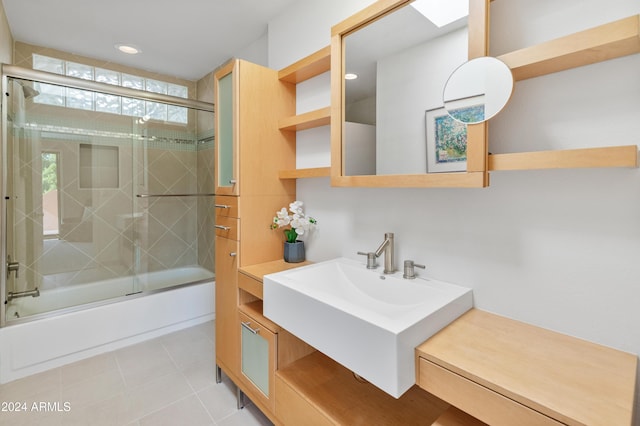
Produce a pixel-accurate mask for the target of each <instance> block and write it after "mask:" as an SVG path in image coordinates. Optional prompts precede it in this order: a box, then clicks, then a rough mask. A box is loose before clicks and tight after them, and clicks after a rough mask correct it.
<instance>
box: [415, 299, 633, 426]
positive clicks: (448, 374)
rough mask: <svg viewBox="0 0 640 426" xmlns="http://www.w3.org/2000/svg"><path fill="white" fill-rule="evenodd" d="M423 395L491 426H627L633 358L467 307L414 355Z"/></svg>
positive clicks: (626, 354)
mask: <svg viewBox="0 0 640 426" xmlns="http://www.w3.org/2000/svg"><path fill="white" fill-rule="evenodd" d="M416 363H417V365H416V367H417V368H416V371H417V373H416V375H417V377H416V379H417V383H418V385H419V386H420V387H421V388H423V389H425V390H426V391H428V392H430V393H432V394H434V395H436V396H438V397H440V398H442V399H443V400H445V401H447V402H448V403H450V404H452V405H454V406H456V407H457V408H459V409H460V410H463V411H465V412H466V413H468V414H470V415H472V416H474V417H475V418H477V419H479V420H482V421H483V422H486V423H488V424H491V425H496V426H501V425H503V426H512V425H514V424H517V425H523V426H528V425H530V426H539V425H560V424H567V425H593V426H595V425H602V426H608V425H619V426H622V425H631V424H632V421H633V407H634V401H635V387H636V383H635V382H636V374H637V356H636V355H634V354H629V353H626V352H622V351H619V350H615V349H612V348H608V347H604V346H601V345H597V344H595V343H591V342H587V341H584V340H581V339H577V338H575V337H571V336H567V335H564V334H560V333H557V332H553V331H550V330H546V329H542V328H540V327H536V326H532V325H529V324H525V323H522V322H519V321H514V320H511V319H509V318H505V317H501V316H498V315H494V314H491V313H488V312H484V311H481V310H478V309H472V310H470V311H468V312H467V313H465V314H464V315H462V316H461V317H460V318H458V319H457V320H455V321H454V322H452V323H451V324H449V325H448V326H447V327H445V328H444V329H442V330H441V331H440V332H439V333H436V334H435V335H434V336H432V337H431V338H430V339H428V340H427V341H426V342H424V343H423V344H421V345H420V346H418V348H417V349H416Z"/></svg>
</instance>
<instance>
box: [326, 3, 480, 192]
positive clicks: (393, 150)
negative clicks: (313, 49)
mask: <svg viewBox="0 0 640 426" xmlns="http://www.w3.org/2000/svg"><path fill="white" fill-rule="evenodd" d="M420 3H422V1H421V0H418V1H416V2H412V1H410V0H397V1H393V0H391V1H389V0H381V1H378V2H376V3H374V4H372V5H371V6H369V7H368V8H366V9H364V10H363V11H361V12H359V13H357V14H356V15H354V16H352V17H351V18H349V19H347V20H345V21H343V22H342V23H340V24H338V25H336V26H334V27H333V30H332V65H331V69H332V106H334V105H339V108H332V111H333V112H332V114H333V115H332V184H333V185H336V186H486V184H487V173H486V155H487V154H486V127H482V126H484V125H478V126H479V127H478V128H477V129H475V130H473V129H471V126H458V127H459V128H461V129H462V130H460V131H459V132H460V134H456V135H455V137H454V138H452V140H453V139H455V138H457V139H458V140H460V138H461V137H463V138H466V140H467V143H466V146H467V149H466V153H464V155H466V158H465V159H464V160H465V161H464V162H461V163H460V165H461V168H456V167H453V168H447V169H443V170H446V173H437V174H436V173H434V172H436V171H438V170H435V169H433V168H432V169H429V166H428V161H427V157H428V152H429V151H430V149H429V144H432V145H434V146H436V151H437V152H439V153H440V154H441V155H440V156H441V158H443V159H444V158H448V159H449V160H451V159H452V158H453V157H452V156H451V155H449V156H447V155H446V150H447V149H448V148H447V147H438V146H437V144H438V143H439V142H441V141H440V140H435V139H433V138H432V137H430V132H429V130H428V129H429V124H430V123H428V117H429V114H427V111H434V110H441V111H442V112H443V114H444V115H447V113H446V110H445V109H444V105H443V101H442V93H443V88H444V86H445V84H446V82H447V80H448V78H449V76H450V75H451V74H452V73H453V71H454V70H456V69H457V68H458V67H459V66H460V64H462V63H465V62H467V61H468V60H469V58H474V57H478V56H485V55H486V50H487V41H486V40H487V27H486V26H487V25H486V22H487V17H488V7H489V5H488V4H489V0H462V3H463V4H464V5H467V6H468V11H469V12H468V13H469V17H467V16H466V13H467V12H465V13H464V14H463V15H464V16H461V15H459V14H458V15H456V16H454V17H453V20H451V21H450V22H445V23H442V22H438V24H436V23H434V21H435V20H436V19H435V18H433V17H427V16H425V14H424V11H423V10H422V8H421V7H419V6H420ZM453 3H456V1H453V0H445V1H443V5H445V6H447V5H450V4H453ZM333 123H340V124H341V125H334V124H333ZM462 133H464V134H462ZM470 140H472V142H471V143H469V141H470ZM432 155H433V154H432ZM443 161H444V160H443ZM452 170H454V171H459V173H452V172H451V171H452ZM474 174H475V175H474ZM459 175H462V176H459Z"/></svg>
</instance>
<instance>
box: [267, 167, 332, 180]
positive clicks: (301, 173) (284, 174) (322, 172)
mask: <svg viewBox="0 0 640 426" xmlns="http://www.w3.org/2000/svg"><path fill="white" fill-rule="evenodd" d="M330 175H331V167H315V168H310V169H295V170H281V171H280V173H279V174H278V177H279V178H280V179H298V178H315V177H328V176H330Z"/></svg>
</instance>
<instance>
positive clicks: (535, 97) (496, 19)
mask: <svg viewBox="0 0 640 426" xmlns="http://www.w3.org/2000/svg"><path fill="white" fill-rule="evenodd" d="M368 3H372V2H365V1H357V0H348V1H338V0H334V1H325V0H306V1H304V2H298V5H297V6H295V7H293V8H291V9H290V10H289V12H288V13H287V14H286V15H283V16H280V17H279V18H278V19H277V20H274V21H273V22H272V23H271V25H270V29H269V54H270V57H269V61H270V66H272V67H273V68H276V69H279V68H282V67H284V66H286V65H289V64H290V63H292V62H294V61H296V60H298V59H300V58H301V57H303V56H305V55H307V54H310V53H312V52H314V51H316V50H318V49H319V48H321V47H323V46H325V45H327V44H329V42H330V26H331V25H332V24H334V23H337V22H338V21H339V20H341V19H343V18H344V17H346V16H348V15H350V14H351V13H352V12H354V10H358V9H360V8H362V7H363V6H365V5H366V4H368ZM491 9H492V10H491V12H492V13H491V15H492V18H491V19H492V38H491V46H492V54H493V55H499V54H501V53H504V52H507V51H510V50H514V49H517V48H520V47H524V46H527V45H531V44H535V43H539V42H542V41H545V40H549V39H552V38H555V37H558V36H561V35H564V34H568V33H571V32H574V31H579V30H582V29H586V28H589V27H592V26H595V25H599V24H604V23H606V22H609V21H611V20H615V19H619V18H623V17H626V16H630V15H633V14H638V13H640V3H639V2H638V1H637V0H611V1H609V2H607V4H606V5H605V4H604V3H602V2H601V1H600V0H564V1H562V2H557V1H554V0H541V1H536V2H530V1H528V0H510V1H503V2H494V3H492V6H491ZM638 70H640V55H637V54H636V55H633V56H629V57H625V58H620V59H616V60H612V61H607V62H605V63H600V64H594V65H590V66H585V67H581V68H579V69H575V70H570V71H565V72H561V73H556V74H553V75H548V76H544V77H539V78H536V79H532V80H527V81H522V82H518V83H517V84H516V87H515V93H514V95H513V97H512V99H511V101H510V103H509V105H507V107H506V110H505V111H503V112H502V113H501V114H500V115H498V116H497V117H496V118H494V119H492V120H491V124H490V129H489V135H490V137H489V138H490V151H492V152H514V151H523V150H544V149H553V148H558V149H561V148H581V147H590V146H608V145H624V144H638V143H640V136H639V135H640V120H638V117H640V78H638ZM305 84H306V86H305V87H304V89H303V90H301V89H300V88H299V90H298V96H299V99H300V102H306V105H305V107H306V108H308V109H313V108H314V107H315V108H319V107H323V106H326V105H328V103H329V95H328V91H329V87H328V84H327V85H325V86H323V87H314V89H313V90H311V89H309V87H311V86H313V83H305ZM316 86H318V85H316ZM305 99H306V100H305ZM308 99H314V100H315V101H316V102H317V104H316V105H313V104H312V103H310V102H309V101H308ZM323 102H324V103H323ZM321 133H322V131H318V132H317V133H316V140H314V144H315V146H316V148H315V150H316V152H314V155H316V156H318V152H317V150H318V149H319V148H318V147H319V146H320V142H323V143H324V149H326V150H327V152H328V150H329V139H328V135H329V133H328V132H325V133H324V134H323V136H325V137H326V139H325V140H324V141H319V140H318V136H317V135H318V134H321ZM306 139H307V135H306V134H305V132H299V135H298V141H299V143H298V164H299V165H300V164H307V163H308V162H309V161H307V159H306V158H305V156H306V151H305V150H306V148H302V149H301V147H303V146H304V145H303V144H304V143H305V140H306ZM316 158H317V157H316ZM325 158H327V159H328V158H329V157H328V154H326V156H325ZM314 161H316V160H314ZM327 161H328V160H327ZM327 164H328V162H327V163H326V164H324V165H327ZM297 194H298V198H299V199H301V200H303V201H304V202H305V205H306V208H307V213H308V214H310V215H312V216H314V217H315V218H317V219H318V220H319V224H320V230H319V231H318V232H317V233H316V235H313V236H311V238H310V239H309V240H308V244H307V256H308V258H309V259H311V260H316V261H317V260H324V259H327V258H331V257H335V256H346V257H350V258H357V257H358V256H357V255H356V252H357V251H358V250H362V251H369V250H372V249H375V248H376V247H377V246H378V245H379V243H380V242H382V238H383V234H384V232H395V234H396V248H397V256H396V258H397V262H398V264H399V265H400V264H401V262H402V261H403V260H405V259H414V260H416V261H418V262H420V263H425V264H427V265H428V269H427V270H426V272H423V273H424V274H425V275H427V276H430V277H433V278H437V279H441V280H445V281H450V282H454V283H458V284H461V285H465V286H468V287H471V288H473V291H474V299H475V305H476V306H477V307H478V308H481V309H484V310H488V311H492V312H496V313H498V314H501V315H505V316H508V317H511V318H515V319H518V320H522V321H525V322H528V323H531V324H535V325H538V326H542V327H545V328H549V329H552V330H556V331H559V332H562V333H567V334H570V335H573V336H577V337H580V338H584V339H587V340H590V341H594V342H597V343H600V344H604V345H607V346H612V347H615V348H618V349H621V350H624V351H629V352H632V353H636V354H637V353H640V331H639V330H640V328H639V327H640V326H639V325H640V170H639V169H594V170H548V171H517V172H496V173H492V174H491V186H490V187H489V188H486V189H376V188H373V189H372V188H333V187H331V186H330V184H329V181H328V179H326V178H320V179H300V180H298V186H297ZM421 272H422V271H421ZM533 343H535V342H533ZM636 410H637V411H640V407H638V404H637V408H636ZM636 417H640V415H638V416H636ZM637 424H640V422H637Z"/></svg>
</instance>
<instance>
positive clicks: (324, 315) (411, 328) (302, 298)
mask: <svg viewBox="0 0 640 426" xmlns="http://www.w3.org/2000/svg"><path fill="white" fill-rule="evenodd" d="M263 292H264V302H263V303H264V305H263V309H264V315H265V316H266V317H267V318H269V319H271V320H272V321H274V322H275V323H277V324H279V325H280V326H281V327H283V328H285V329H286V330H287V331H289V332H290V333H292V334H294V335H295V336H297V337H299V338H300V339H302V340H304V341H305V342H307V343H308V344H310V345H311V346H313V347H315V348H316V349H317V350H319V351H320V352H322V353H324V354H325V355H327V356H329V357H331V358H333V359H334V360H335V361H336V362H338V363H340V364H342V365H343V366H345V367H346V368H348V369H350V370H352V371H353V372H354V373H356V374H358V375H359V376H361V377H363V378H365V379H366V380H368V381H369V382H371V383H372V384H374V385H375V386H377V387H379V388H380V389H382V390H383V391H385V392H387V393H388V394H390V395H392V396H394V397H396V398H399V397H400V396H401V395H402V394H403V393H404V392H405V391H406V390H408V389H409V388H410V387H411V386H413V385H414V384H415V382H416V378H415V359H414V349H415V347H416V346H418V345H419V344H420V343H422V342H424V341H425V340H427V339H428V338H429V337H431V336H432V335H433V334H435V333H436V332H438V331H439V330H440V329H442V328H443V327H445V326H446V325H447V324H449V323H450V322H451V321H453V320H454V319H456V318H457V317H459V316H460V315H462V314H463V313H465V312H466V311H467V310H469V309H471V307H472V305H473V297H472V292H471V289H468V288H465V287H461V286H458V285H455V284H449V283H445V282H442V281H436V280H430V279H425V278H421V277H418V278H417V279H415V280H406V279H403V278H402V273H401V272H397V273H395V274H392V275H383V274H382V268H378V269H377V270H369V269H366V267H365V265H364V263H362V262H358V261H355V260H351V259H347V258H338V259H333V260H329V261H326V262H320V263H316V264H313V265H307V266H302V267H299V268H295V269H290V270H288V271H283V272H278V273H275V274H269V275H265V276H264V289H263Z"/></svg>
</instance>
